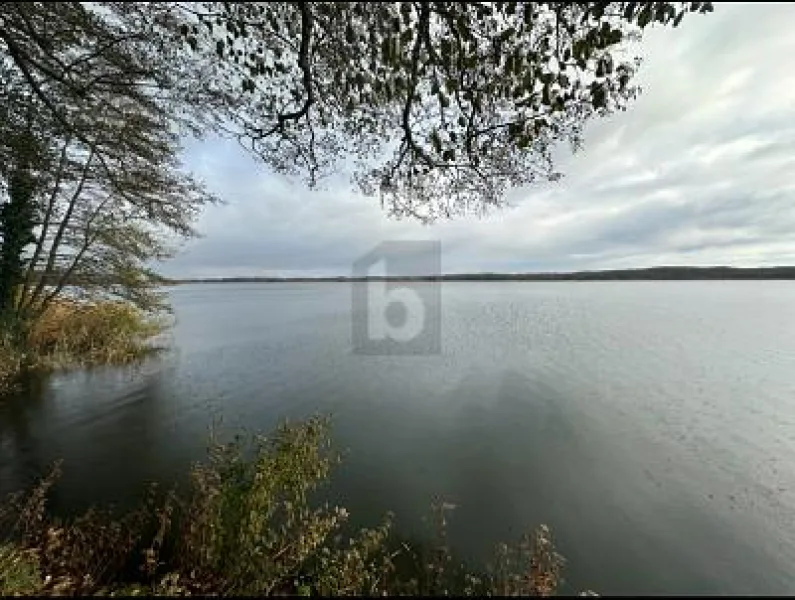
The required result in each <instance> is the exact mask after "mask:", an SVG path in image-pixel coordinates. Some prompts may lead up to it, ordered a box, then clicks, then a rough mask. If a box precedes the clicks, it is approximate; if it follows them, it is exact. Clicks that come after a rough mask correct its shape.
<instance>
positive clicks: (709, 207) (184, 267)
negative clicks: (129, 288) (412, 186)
mask: <svg viewBox="0 0 795 600" xmlns="http://www.w3.org/2000/svg"><path fill="white" fill-rule="evenodd" d="M793 17H795V6H793V5H790V4H775V5H774V4H766V5H764V4H760V5H750V4H746V5H741V4H718V5H717V6H716V9H715V12H714V13H713V14H711V15H707V16H699V15H692V16H690V17H689V18H687V19H685V20H684V22H683V23H682V25H681V26H680V28H678V29H677V30H671V29H661V28H657V29H652V30H650V31H649V32H648V33H647V34H646V35H645V37H644V40H643V42H642V44H641V53H642V54H643V56H644V63H643V65H642V67H641V71H640V74H639V79H638V82H639V83H640V85H641V86H642V88H643V94H642V95H641V96H640V98H639V99H638V100H637V101H636V102H635V103H633V104H632V105H631V106H630V108H629V110H627V111H626V112H623V113H620V114H616V115H613V116H611V117H609V118H607V119H603V120H600V121H598V122H594V123H592V124H591V125H590V126H589V127H588V129H587V132H586V138H585V149H584V150H583V151H582V152H580V153H578V154H576V155H573V156H572V155H569V154H561V158H560V162H559V166H560V169H561V170H562V171H563V172H564V173H565V177H564V179H563V180H562V181H561V182H558V183H556V184H540V185H537V186H531V187H527V188H524V189H522V190H514V191H513V192H512V193H511V195H510V200H511V207H510V208H507V209H505V210H502V211H500V212H498V213H495V214H492V215H489V216H488V217H485V218H482V219H476V218H467V219H458V220H455V221H448V222H440V223H437V224H435V225H433V226H423V225H420V224H418V223H415V222H411V221H397V220H390V219H387V218H386V217H385V215H384V213H383V211H382V209H381V207H380V205H379V203H378V201H377V200H375V199H372V198H365V197H362V196H360V195H358V194H357V193H355V192H354V191H353V189H352V188H351V187H350V186H348V185H345V184H340V183H339V182H334V183H333V184H332V185H330V186H329V188H328V189H327V190H324V191H317V192H310V191H308V190H306V189H305V188H304V187H303V186H302V185H301V184H300V183H290V182H289V181H287V180H285V179H283V178H281V177H278V176H275V175H273V174H270V173H268V172H267V171H266V169H265V168H264V167H263V166H261V165H259V164H257V163H256V162H254V161H253V160H252V159H251V158H249V157H248V156H246V155H245V153H244V152H243V151H242V150H241V149H239V147H237V146H236V145H235V144H233V143H231V142H219V141H217V140H212V141H210V142H206V143H202V144H193V145H191V146H190V147H189V148H188V149H187V152H186V163H187V165H188V167H189V168H190V169H192V170H193V171H194V172H196V173H197V174H198V175H199V176H201V177H202V178H203V179H204V180H205V181H206V182H207V183H208V185H209V186H210V187H211V189H212V190H213V191H215V192H216V193H218V195H219V196H221V197H222V198H223V199H224V200H226V202H227V203H226V204H225V205H223V206H218V207H212V208H210V209H208V210H207V211H206V212H205V213H204V214H203V215H202V217H201V219H200V222H199V229H200V230H201V231H202V232H203V234H204V237H203V238H202V239H199V240H195V241H192V242H189V243H188V244H187V245H186V247H185V248H184V250H183V251H182V252H181V253H180V255H179V256H178V257H177V258H175V259H174V260H172V261H170V262H169V263H167V264H165V265H163V267H162V271H163V272H165V273H166V274H168V275H172V276H209V277H212V276H229V275H241V274H274V275H310V276H311V275H332V274H348V273H350V270H351V265H352V263H353V262H354V261H355V260H356V259H357V258H358V257H360V256H362V255H363V254H365V253H367V252H368V251H369V250H370V249H372V248H373V247H375V246H376V245H377V244H379V243H380V242H381V241H384V240H410V239H439V240H441V241H442V246H443V253H444V254H443V269H444V270H445V271H446V272H471V271H526V270H562V269H566V270H569V269H585V268H588V269H593V268H613V267H640V266H651V265H656V264H699V265H700V264H731V265H741V266H748V265H757V264H783V263H795V152H793V150H795V71H793V70H792V69H791V67H790V65H789V57H790V56H791V55H792V54H793V52H795V37H793V36H791V32H790V24H791V23H792V21H793Z"/></svg>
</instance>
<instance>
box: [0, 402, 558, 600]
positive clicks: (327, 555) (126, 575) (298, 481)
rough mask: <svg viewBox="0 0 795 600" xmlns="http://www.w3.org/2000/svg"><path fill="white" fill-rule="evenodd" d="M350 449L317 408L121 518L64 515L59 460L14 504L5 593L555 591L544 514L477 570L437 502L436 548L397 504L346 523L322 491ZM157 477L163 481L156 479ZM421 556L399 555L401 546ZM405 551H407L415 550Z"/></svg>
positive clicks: (237, 446)
mask: <svg viewBox="0 0 795 600" xmlns="http://www.w3.org/2000/svg"><path fill="white" fill-rule="evenodd" d="M337 462H338V456H337V455H336V454H335V453H334V452H332V450H331V447H330V443H329V423H328V421H327V420H326V419H321V418H313V419H309V420H307V421H305V422H301V423H298V424H294V425H283V426H282V427H280V428H279V429H278V430H277V431H276V432H274V434H273V435H271V436H268V437H261V436H255V437H252V438H243V437H237V438H236V439H235V440H234V441H233V442H231V443H228V444H219V443H213V444H212V446H211V451H210V453H209V456H208V460H206V461H205V462H204V463H200V464H197V465H195V466H194V467H193V469H192V471H191V478H190V485H189V487H188V489H186V490H184V492H183V493H179V494H178V493H175V492H173V491H172V492H169V493H166V494H163V493H157V492H156V490H155V493H152V494H150V495H149V496H148V497H147V500H146V501H145V502H144V503H143V505H142V506H141V507H140V508H139V509H137V510H134V511H132V512H130V513H128V514H127V515H125V516H123V517H122V518H118V517H114V516H113V515H111V514H109V513H103V512H101V511H97V510H92V511H89V512H88V513H87V514H85V515H83V516H81V517H78V518H75V519H72V520H69V521H61V522H57V521H53V520H50V519H49V518H48V517H47V511H46V509H45V504H46V498H47V493H48V490H49V488H50V486H51V485H52V483H53V482H54V481H55V478H56V477H57V475H58V471H57V469H56V470H55V471H54V472H53V474H52V475H51V476H50V477H48V478H47V479H45V480H44V481H43V482H42V483H41V484H40V485H39V486H38V487H37V488H36V489H35V490H34V491H33V492H32V493H30V494H28V495H27V496H20V495H17V496H16V497H14V498H12V499H11V500H10V501H9V502H8V503H7V504H6V510H5V516H6V520H5V521H6V522H7V523H9V524H10V525H11V528H10V531H11V532H12V536H13V537H11V538H9V539H13V542H10V543H7V544H5V545H2V546H0V593H2V594H9V593H16V594H25V595H27V594H39V595H48V594H56V593H57V594H81V595H118V594H124V595H224V596H226V595H248V596H269V595H323V596H329V595H372V596H380V595H395V594H403V595H467V596H483V595H525V596H527V595H530V596H549V595H553V594H554V593H555V592H556V591H557V589H558V585H559V583H560V581H561V568H562V565H563V560H562V558H561V557H560V556H559V555H558V554H557V552H556V551H555V548H554V545H553V543H552V539H551V536H550V533H549V530H548V529H546V528H544V527H541V528H539V529H538V530H536V532H535V533H534V534H532V535H529V536H526V537H525V538H524V539H523V540H522V541H520V542H519V543H518V544H516V545H513V546H508V545H503V546H501V547H500V548H498V550H497V552H496V555H495V560H494V563H493V565H492V566H491V567H490V568H488V569H485V570H484V571H483V572H481V573H471V572H469V571H468V570H467V569H465V568H464V567H463V566H462V565H461V564H459V563H457V562H456V561H455V560H454V559H453V556H452V554H451V552H450V549H449V548H448V546H447V543H446V541H445V540H446V535H445V531H446V526H447V523H446V517H445V514H446V509H447V508H448V507H447V506H446V505H444V504H441V503H437V504H436V505H435V509H434V513H435V514H436V516H437V519H436V524H437V543H436V545H435V547H434V548H433V551H432V552H424V553H423V552H421V551H415V550H414V549H412V548H411V547H409V546H408V545H407V544H405V543H402V544H401V543H399V542H398V541H397V540H396V538H395V537H394V535H393V532H392V516H391V515H389V514H387V515H385V517H384V520H383V521H382V522H381V523H380V524H377V525H376V526H375V527H373V528H367V529H362V530H360V531H359V532H358V533H355V534H353V535H349V536H346V535H342V534H343V533H344V532H345V528H344V524H345V523H346V521H347V519H348V512H347V511H346V510H345V509H344V508H343V507H340V506H329V505H325V504H322V505H318V504H317V503H315V502H314V501H313V500H312V497H313V494H312V492H313V491H315V490H316V489H317V488H318V486H320V485H321V484H322V483H324V482H325V481H327V479H328V477H329V476H330V474H331V471H332V468H333V466H334V465H335V464H337ZM153 490H154V488H153ZM405 558H409V559H416V560H413V562H412V560H409V561H408V562H409V563H410V564H413V565H414V567H413V568H405V567H403V568H401V567H399V566H398V565H399V564H400V561H401V559H405ZM404 562H406V561H405V560H404Z"/></svg>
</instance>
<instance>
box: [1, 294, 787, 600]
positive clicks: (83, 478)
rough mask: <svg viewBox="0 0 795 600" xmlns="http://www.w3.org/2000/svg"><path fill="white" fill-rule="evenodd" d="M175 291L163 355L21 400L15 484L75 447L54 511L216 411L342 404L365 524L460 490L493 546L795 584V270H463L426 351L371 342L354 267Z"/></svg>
mask: <svg viewBox="0 0 795 600" xmlns="http://www.w3.org/2000/svg"><path fill="white" fill-rule="evenodd" d="M417 285H426V286H434V285H437V284H433V283H424V284H417ZM170 294H171V298H172V303H173V306H174V308H175V316H176V326H175V327H174V329H173V331H172V332H171V333H170V338H171V339H170V344H171V347H172V350H171V351H170V352H169V353H168V354H167V355H165V356H163V357H162V358H161V359H158V360H154V361H150V362H148V363H146V364H144V365H141V366H140V367H136V368H132V369H130V368H128V369H98V370H94V371H91V372H80V373H71V374H67V375H58V376H55V377H51V378H47V379H39V380H34V381H31V382H29V384H28V385H29V387H28V389H27V390H25V392H24V394H22V396H23V397H20V398H12V399H11V400H9V401H8V402H6V403H5V404H2V405H0V492H3V493H5V492H7V491H10V490H14V489H17V488H19V487H20V486H22V485H24V484H26V483H27V482H30V481H31V480H33V479H35V477H37V476H38V475H40V474H42V473H43V472H45V471H46V470H47V467H48V465H49V464H51V463H52V461H54V460H55V459H58V458H62V459H64V467H63V468H64V476H63V478H62V480H61V481H60V483H59V485H58V487H57V488H56V490H55V494H54V498H53V508H54V510H56V511H62V512H68V511H71V510H77V509H79V508H82V507H85V506H87V504H88V503H89V502H98V503H104V502H116V503H120V504H122V505H123V504H125V503H127V502H131V501H132V500H133V499H134V498H137V497H139V496H140V494H141V492H142V490H143V485H144V482H146V481H150V480H158V481H164V482H169V481H172V480H175V479H177V478H178V477H180V476H182V475H183V474H184V472H185V471H186V469H187V467H188V465H189V464H190V463H191V461H193V460H196V459H199V458H201V457H202V456H203V452H204V448H205V445H206V442H207V431H208V426H209V424H210V423H211V422H212V421H213V420H216V421H218V420H220V423H221V425H220V426H221V427H222V428H224V429H226V430H229V431H232V430H234V429H235V428H238V427H242V426H245V427H247V428H252V429H258V430H268V429H270V428H271V427H272V426H273V425H275V424H276V423H278V422H279V421H280V420H282V419H283V418H286V417H290V418H298V417H301V416H306V415H309V414H312V413H316V412H320V413H331V414H332V415H333V418H334V424H335V427H334V437H335V441H336V443H337V444H338V446H339V447H341V448H346V449H347V450H348V452H347V457H346V460H345V462H344V463H343V465H342V466H341V467H340V468H339V470H338V472H337V476H336V477H335V479H334V483H333V486H332V488H331V490H330V491H329V493H330V494H331V495H332V496H333V497H336V498H340V499H341V502H344V505H345V506H346V507H347V508H348V509H349V510H350V511H351V512H352V513H353V515H354V516H356V517H357V518H358V519H360V520H361V522H363V523H369V524H375V523H376V522H377V520H378V519H379V517H380V516H381V515H382V514H383V513H384V512H385V511H387V510H392V511H394V512H395V513H396V515H397V526H398V528H399V530H400V531H401V532H403V533H406V534H407V535H419V533H418V532H421V531H425V529H423V519H424V518H425V517H427V516H428V515H429V514H430V511H429V505H430V502H431V501H432V500H433V498H434V497H441V498H443V499H445V500H447V501H448V502H452V503H455V504H456V505H457V508H456V509H455V510H454V511H453V512H452V514H451V522H450V530H449V535H450V539H451V542H452V543H453V545H454V547H455V548H456V549H457V550H458V551H460V553H461V554H462V556H465V557H467V558H470V559H472V560H484V559H486V558H487V557H488V556H489V555H490V554H491V551H492V548H493V546H494V544H495V543H497V542H498V541H500V540H506V541H509V540H514V539H516V538H518V536H519V535H520V534H521V533H523V532H525V531H530V530H532V529H533V528H534V527H535V526H536V525H537V524H539V523H546V524H548V525H549V526H550V527H551V529H552V532H553V535H554V536H555V539H556V540H557V545H558V549H559V551H560V552H561V553H562V554H563V555H564V556H565V557H566V559H567V566H566V569H565V572H564V576H565V577H566V580H567V582H568V585H570V586H571V587H570V588H568V589H574V590H581V589H593V590H595V591H597V592H599V593H602V594H632V593H637V594H663V593H669V594H683V593H693V594H719V593H728V594H791V593H793V592H795V282H789V281H762V282H748V281H692V282H685V281H682V282H662V281H649V282H599V283H596V282H588V283H585V282H555V283H548V282H448V283H444V284H443V285H442V286H441V294H442V322H441V352H440V353H439V354H435V355H428V356H425V355H411V356H370V355H362V354H359V353H355V352H353V349H352V343H351V316H350V315H351V290H350V284H346V283H292V284H291V283H283V284H282V283H279V284H205V285H201V284H199V285H184V286H179V287H175V288H171V290H170Z"/></svg>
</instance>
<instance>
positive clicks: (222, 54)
mask: <svg viewBox="0 0 795 600" xmlns="http://www.w3.org/2000/svg"><path fill="white" fill-rule="evenodd" d="M2 6H3V9H2V11H3V14H2V17H0V41H1V42H2V44H3V45H2V50H1V51H2V52H3V54H4V63H5V64H6V65H10V66H11V68H12V70H14V71H16V73H17V75H18V77H19V78H20V80H21V81H22V82H23V83H24V84H25V85H27V86H29V88H30V89H31V90H32V91H33V92H34V93H35V94H36V96H37V98H38V99H39V101H40V102H42V103H43V105H44V106H45V107H46V108H48V109H49V110H50V111H51V113H52V115H53V116H54V118H55V119H57V121H58V122H60V124H61V125H63V126H64V127H65V128H67V129H69V130H70V131H72V132H73V133H74V134H75V135H76V136H77V137H78V139H81V138H83V139H84V138H87V137H88V135H89V132H90V131H91V129H92V118H91V117H87V116H86V115H91V114H92V111H91V110H89V111H86V110H84V108H86V107H88V108H91V109H92V110H93V112H94V113H95V112H96V111H97V110H102V111H106V112H107V113H108V114H112V113H117V114H119V115H120V116H121V115H122V112H121V110H122V109H121V108H120V107H119V106H117V105H116V103H115V101H114V98H115V97H116V96H117V95H118V94H119V93H123V94H124V95H126V96H128V97H129V98H131V99H133V102H141V103H146V102H151V101H152V98H153V97H157V98H158V99H159V100H160V101H162V102H167V106H168V108H169V116H170V118H171V119H172V120H173V122H177V121H178V122H179V123H180V124H182V125H189V126H191V127H192V128H193V130H194V132H195V131H198V130H205V131H206V130H207V129H208V128H211V129H214V130H218V131H222V132H224V133H227V134H230V135H234V136H236V137H237V138H238V139H239V140H240V141H241V142H243V143H244V145H245V146H246V147H247V148H248V149H250V150H251V151H253V152H254V153H255V154H256V155H257V156H259V157H260V158H262V160H263V161H264V162H265V163H267V164H268V165H269V166H271V167H272V168H275V169H277V170H279V171H281V172H286V173H290V174H298V175H302V176H304V177H306V179H307V181H308V182H309V183H310V185H311V184H315V183H317V182H318V180H319V179H320V178H322V177H323V176H324V175H327V174H329V173H331V172H334V171H335V170H338V169H343V170H346V171H352V173H353V175H354V177H355V180H356V182H357V183H358V185H359V187H360V188H361V189H362V190H363V191H364V192H366V193H369V194H376V195H379V196H380V197H381V198H382V200H384V201H385V204H386V206H387V208H388V210H389V211H390V213H391V214H394V215H399V216H403V215H410V216H414V217H417V218H420V219H423V220H432V219H434V218H437V217H440V216H442V217H445V216H452V215H455V214H460V213H462V212H470V211H474V212H481V211H483V210H485V209H488V208H489V207H492V206H498V205H500V204H501V203H502V202H503V198H504V194H505V192H506V190H507V189H509V188H511V187H514V186H519V185H523V184H526V183H529V182H532V181H537V180H543V179H550V178H551V179H554V178H556V177H557V176H558V174H557V172H556V170H555V168H554V164H553V161H552V158H551V148H552V146H553V144H555V143H556V142H558V141H564V142H568V143H571V144H573V145H574V146H575V147H577V146H578V145H579V144H580V143H581V133H582V127H583V124H584V123H585V122H586V121H587V120H588V119H590V118H591V117H593V116H597V115H604V114H607V113H609V112H612V111H615V110H617V109H622V108H624V107H626V105H627V103H628V101H629V100H631V99H632V98H633V97H634V96H635V94H636V92H637V88H636V87H634V86H633V84H632V77H633V75H634V73H635V70H636V62H635V60H634V57H632V56H631V55H629V54H628V53H627V51H626V49H627V43H628V42H629V41H630V40H632V39H636V38H637V37H638V35H639V34H640V32H641V31H642V30H643V29H644V28H646V27H649V26H651V25H653V24H658V25H670V26H674V27H676V26H678V25H679V23H680V22H681V20H682V19H683V17H684V16H685V15H686V14H687V13H693V12H697V13H705V12H710V11H712V5H711V3H709V2H676V3H669V2H651V3H641V2H575V3H571V4H565V3H554V2H204V3H169V2H151V3H136V2H131V3H123V2H100V3H77V2H61V3H2ZM64 97H65V98H68V100H69V102H68V103H67V106H64V103H63V102H62V101H61V100H62V98H64ZM134 108H135V107H134V105H133V106H131V107H130V111H132V110H134ZM127 114H129V113H127ZM100 160H101V158H100Z"/></svg>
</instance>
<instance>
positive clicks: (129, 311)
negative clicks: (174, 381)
mask: <svg viewBox="0 0 795 600" xmlns="http://www.w3.org/2000/svg"><path fill="white" fill-rule="evenodd" d="M165 327H166V324H165V322H164V321H163V319H162V318H159V317H156V316H152V315H150V314H148V313H145V312H143V311H141V310H140V309H138V308H137V307H135V306H134V305H132V304H131V303H129V302H124V301H116V300H103V301H97V302H85V301H78V300H71V299H65V298H64V299H59V300H56V301H53V302H52V303H50V304H49V305H48V306H47V307H46V308H45V309H44V310H43V311H42V312H41V314H40V315H39V316H38V318H36V319H35V320H34V321H32V322H30V323H25V324H24V326H22V325H21V324H19V323H16V324H14V325H13V326H12V324H10V323H6V324H5V325H0V394H2V393H5V392H8V391H10V390H11V389H12V388H13V383H14V381H15V379H16V378H17V377H18V376H19V375H20V374H21V373H22V372H24V371H26V370H38V371H53V370H61V369H67V368H73V367H88V366H96V365H106V364H114V365H120V364H127V363H132V362H135V361H138V360H140V359H142V358H143V357H145V356H146V355H148V354H149V353H151V352H152V351H153V350H154V347H153V345H152V344H151V340H152V338H153V337H154V336H156V335H157V334H159V333H161V332H162V331H163V330H164V329H165ZM20 332H24V333H20Z"/></svg>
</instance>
